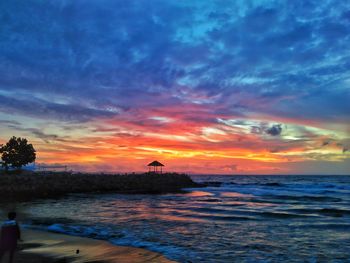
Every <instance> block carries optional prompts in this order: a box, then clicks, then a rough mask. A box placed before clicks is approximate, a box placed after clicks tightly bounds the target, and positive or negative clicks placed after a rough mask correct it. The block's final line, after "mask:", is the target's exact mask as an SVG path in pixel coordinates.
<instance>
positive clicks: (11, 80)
mask: <svg viewBox="0 0 350 263" xmlns="http://www.w3.org/2000/svg"><path fill="white" fill-rule="evenodd" d="M13 135H14V136H19V137H26V138H27V139H28V140H29V141H30V142H31V143H33V145H34V147H35V148H36V150H37V161H36V163H40V164H53V163H55V164H56V163H57V164H66V165H68V166H69V167H70V168H71V169H74V170H80V171H111V172H112V171H116V172H134V171H135V172H139V171H145V170H146V169H147V168H146V165H147V163H149V162H151V161H153V160H158V161H160V162H162V163H164V164H165V165H166V167H165V169H166V170H167V171H176V172H190V173H204V174H213V173H215V174H350V2H349V1H333V0H322V1H320V0H317V1H311V0H310V1H309V0H308V1H299V0H296V1H267V0H266V1H265V0H260V1H253V0H242V1H239V0H235V1H228V0H227V1H226V0H225V1H221V0H217V1H203V0H198V1H194V0H193V1H189V0H184V1H179V0H138V1H136V0H135V1H129V0H128V1H127V0H118V1H117V0H96V1H92V0H74V1H73V0H71V1H68V0H66V1H65V0H55V1H53V0H52V1H34V0H26V1H16V0H4V1H0V143H4V142H6V141H7V140H8V139H9V138H10V137H11V136H13Z"/></svg>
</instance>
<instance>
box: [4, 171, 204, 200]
mask: <svg viewBox="0 0 350 263" xmlns="http://www.w3.org/2000/svg"><path fill="white" fill-rule="evenodd" d="M199 186H200V185H199V184H197V183H195V182H193V181H192V179H191V178H190V177H189V176H188V175H186V174H178V173H164V174H155V173H144V174H88V173H65V172H50V173H47V172H46V173H43V172H41V173H40V172H34V173H26V174H0V199H1V200H4V201H5V200H19V199H27V198H46V197H56V196H61V195H64V194H68V193H91V192H101V193H105V192H114V193H127V194H132V193H145V194H161V193H169V192H177V191H181V189H182V188H188V187H199Z"/></svg>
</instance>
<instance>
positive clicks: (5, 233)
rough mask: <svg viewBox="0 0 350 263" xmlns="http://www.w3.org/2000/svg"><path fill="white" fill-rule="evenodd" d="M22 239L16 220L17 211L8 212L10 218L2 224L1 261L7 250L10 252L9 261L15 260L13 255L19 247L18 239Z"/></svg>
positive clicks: (0, 240)
mask: <svg viewBox="0 0 350 263" xmlns="http://www.w3.org/2000/svg"><path fill="white" fill-rule="evenodd" d="M20 239H21V231H20V229H19V226H18V224H17V222H16V213H15V212H10V213H8V220H6V221H5V222H4V223H3V224H2V226H1V237H0V262H1V259H2V257H3V256H4V254H5V253H6V252H9V254H10V255H9V262H10V263H12V262H13V255H14V253H15V250H16V248H17V240H20Z"/></svg>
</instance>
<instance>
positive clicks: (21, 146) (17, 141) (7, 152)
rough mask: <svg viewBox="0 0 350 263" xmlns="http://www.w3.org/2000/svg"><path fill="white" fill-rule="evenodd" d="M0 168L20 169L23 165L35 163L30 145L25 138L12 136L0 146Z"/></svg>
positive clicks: (33, 150)
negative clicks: (0, 163) (0, 162)
mask: <svg viewBox="0 0 350 263" xmlns="http://www.w3.org/2000/svg"><path fill="white" fill-rule="evenodd" d="M0 154H1V159H2V166H3V167H5V169H6V170H8V168H9V167H12V168H17V169H21V167H22V166H23V165H26V164H29V163H32V162H34V161H35V158H36V154H35V149H34V147H33V145H32V144H28V141H27V139H25V138H23V139H22V138H20V137H19V138H16V137H15V136H13V137H12V138H11V139H10V140H9V141H8V142H7V143H6V144H5V145H0Z"/></svg>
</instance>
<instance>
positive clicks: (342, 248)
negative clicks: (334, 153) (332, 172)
mask: <svg viewBox="0 0 350 263" xmlns="http://www.w3.org/2000/svg"><path fill="white" fill-rule="evenodd" d="M193 179H194V180H196V181H212V182H214V181H215V182H220V183H221V184H220V183H217V186H211V187H206V188H200V189H190V190H188V192H187V193H183V194H167V195H120V194H103V195H98V194H77V195H69V196H67V197H65V198H63V199H59V200H52V199H50V200H37V201H34V202H26V203H21V204H17V210H18V211H20V215H21V217H22V222H23V223H24V224H25V225H27V226H30V227H35V228H41V229H46V230H50V231H56V232H62V233H68V234H72V235H79V236H86V237H93V238H98V239H104V240H108V241H109V242H112V243H114V244H117V245H129V246H136V247H142V248H147V249H150V250H153V251H158V252H161V253H163V254H165V255H166V256H167V257H168V258H170V259H174V260H178V261H179V262H350V177H349V176H201V177H199V176H193ZM5 209H6V208H5V207H3V209H2V210H3V211H4V210H5Z"/></svg>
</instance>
